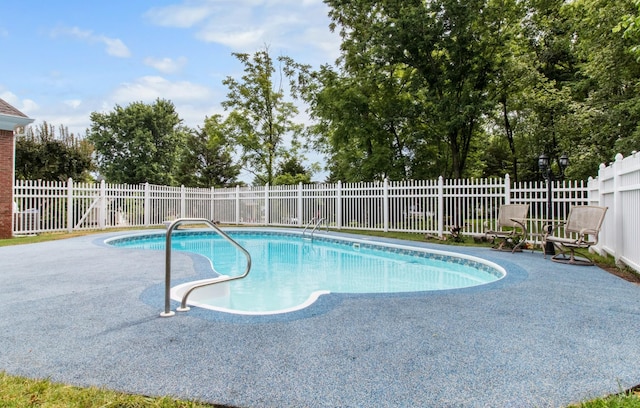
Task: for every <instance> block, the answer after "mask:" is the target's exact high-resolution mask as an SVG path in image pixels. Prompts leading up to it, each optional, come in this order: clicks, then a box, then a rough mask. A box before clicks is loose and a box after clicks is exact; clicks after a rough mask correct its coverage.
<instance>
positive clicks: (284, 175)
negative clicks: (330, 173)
mask: <svg viewBox="0 0 640 408" xmlns="http://www.w3.org/2000/svg"><path fill="white" fill-rule="evenodd" d="M311 174H312V173H311V171H309V170H307V169H305V168H304V166H303V165H302V163H300V160H298V159H297V158H296V157H293V156H292V157H289V158H288V159H286V160H284V161H283V162H281V163H280V166H279V168H278V171H277V172H276V177H275V178H274V180H273V184H274V185H283V184H298V183H303V184H309V183H311Z"/></svg>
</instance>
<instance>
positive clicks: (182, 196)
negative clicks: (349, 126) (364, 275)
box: [14, 154, 640, 270]
mask: <svg viewBox="0 0 640 408" xmlns="http://www.w3.org/2000/svg"><path fill="white" fill-rule="evenodd" d="M14 199H15V203H16V206H15V207H16V208H15V213H14V234H16V235H19V234H33V233H41V232H50V231H73V230H87V229H106V228H114V227H150V226H158V225H162V224H163V222H164V221H169V220H173V219H176V218H185V217H189V218H207V219H209V220H212V221H218V222H220V223H223V224H235V225H270V226H289V227H298V228H303V227H305V226H306V225H307V224H308V223H310V222H312V220H318V219H321V218H322V219H324V222H325V223H326V225H327V226H328V227H329V228H331V229H354V230H369V231H401V232H414V233H422V234H429V235H433V236H438V237H442V236H447V235H448V234H450V230H451V228H453V227H461V228H462V230H461V232H462V234H463V235H467V236H478V235H482V233H483V231H484V230H486V229H487V228H493V227H495V220H496V216H497V212H498V208H499V207H500V206H501V205H502V204H509V203H512V204H517V203H527V204H529V208H530V209H529V219H528V221H527V224H528V230H529V236H528V237H527V239H528V240H529V241H530V242H533V243H538V242H540V237H541V233H542V231H541V229H542V225H544V224H545V223H546V220H548V219H554V220H563V219H565V218H566V215H567V213H568V211H569V208H570V207H571V206H573V205H586V204H594V205H606V206H608V207H609V212H608V213H607V217H606V219H605V223H604V226H603V231H602V234H601V243H600V244H599V245H598V250H600V251H601V252H602V251H604V252H607V253H609V254H611V255H613V256H615V257H616V260H620V261H622V262H624V263H626V264H628V265H630V266H632V267H634V268H635V269H636V270H640V258H639V257H640V251H637V249H636V247H637V242H639V238H640V157H639V156H638V154H634V155H633V156H631V157H629V158H626V159H622V156H619V157H618V158H617V159H616V162H615V163H613V164H612V165H611V166H609V167H607V166H604V165H603V166H602V167H601V169H600V171H599V176H598V178H596V179H590V180H589V181H588V182H586V181H577V182H576V181H571V182H569V181H557V182H553V183H552V202H553V209H552V210H553V213H552V214H547V213H546V212H547V202H548V201H547V199H548V189H547V184H546V182H544V181H541V182H535V183H512V182H511V181H510V179H509V177H508V176H507V177H506V178H504V179H467V180H445V179H443V178H439V179H437V180H408V181H383V182H369V183H341V182H338V183H335V184H306V185H303V184H299V185H288V186H268V185H267V186H261V187H233V188H186V187H167V186H156V185H150V184H141V185H116V184H109V183H105V182H101V183H99V184H98V183H88V184H87V183H76V182H74V181H73V180H71V179H70V180H68V181H67V182H43V181H21V180H18V181H16V183H15V189H14ZM323 228H324V224H323Z"/></svg>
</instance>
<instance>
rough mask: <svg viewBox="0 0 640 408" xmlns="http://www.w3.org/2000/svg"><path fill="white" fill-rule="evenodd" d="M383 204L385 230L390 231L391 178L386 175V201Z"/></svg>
mask: <svg viewBox="0 0 640 408" xmlns="http://www.w3.org/2000/svg"><path fill="white" fill-rule="evenodd" d="M382 206H383V214H382V216H383V217H384V221H383V222H384V227H383V228H384V232H388V231H389V179H388V178H386V177H385V179H384V203H383V204H382Z"/></svg>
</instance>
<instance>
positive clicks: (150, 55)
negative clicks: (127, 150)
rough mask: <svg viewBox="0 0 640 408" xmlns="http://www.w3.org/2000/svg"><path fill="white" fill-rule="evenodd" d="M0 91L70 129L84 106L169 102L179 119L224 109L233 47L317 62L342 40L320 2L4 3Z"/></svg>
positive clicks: (79, 123)
mask: <svg viewBox="0 0 640 408" xmlns="http://www.w3.org/2000/svg"><path fill="white" fill-rule="evenodd" d="M2 3H3V4H2V5H1V6H0V15H2V16H3V18H2V19H1V20H0V50H2V55H3V57H4V58H5V61H4V62H3V64H2V70H1V72H2V75H0V98H2V99H4V100H5V101H7V102H9V103H10V104H12V105H13V106H14V107H16V108H17V109H19V110H20V111H22V112H23V113H25V114H26V115H28V116H29V117H31V118H33V119H35V123H41V122H42V121H47V122H48V123H50V124H53V125H55V126H56V127H57V126H59V125H65V126H67V127H68V128H69V130H70V131H71V132H73V133H76V134H84V131H85V129H86V128H88V127H89V126H90V121H89V115H90V113H91V112H94V111H98V112H108V111H111V110H113V108H114V107H115V105H116V104H118V105H121V106H126V105H128V104H129V103H132V102H137V101H143V102H147V103H151V102H153V101H154V100H155V99H156V98H164V99H168V100H171V101H172V102H173V103H174V105H175V106H176V110H177V111H178V113H179V115H180V117H181V118H182V119H183V120H184V123H185V124H186V125H188V126H191V127H194V128H195V127H197V126H201V125H202V124H203V122H204V119H205V117H206V116H211V115H213V114H216V113H220V114H224V110H223V109H222V107H221V105H220V104H221V102H222V101H224V100H225V99H226V92H227V89H226V87H224V86H223V85H222V80H223V79H224V78H226V77H227V76H233V77H235V78H239V77H240V76H241V75H242V65H241V64H240V63H239V62H238V61H237V60H236V58H235V57H233V56H232V55H231V53H233V52H242V53H249V54H252V53H254V52H256V51H258V50H260V49H263V48H264V47H265V46H268V47H269V50H270V52H271V55H272V57H277V56H279V55H287V56H289V57H292V58H293V59H294V60H296V61H297V62H299V63H304V64H310V65H312V66H313V67H318V66H319V65H320V64H324V63H333V62H334V61H335V59H336V58H337V57H338V54H339V46H340V40H339V37H338V35H337V34H334V33H331V32H330V30H329V28H328V26H329V22H330V21H329V18H328V17H327V12H328V8H327V6H326V5H325V4H324V3H323V2H322V0H154V1H148V0H130V1H122V0H111V1H101V0H96V1H86V0H83V1H76V0H62V1H45V0H18V1H3V2H2Z"/></svg>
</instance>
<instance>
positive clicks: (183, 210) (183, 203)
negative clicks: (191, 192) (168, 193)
mask: <svg viewBox="0 0 640 408" xmlns="http://www.w3.org/2000/svg"><path fill="white" fill-rule="evenodd" d="M186 217H187V190H186V188H185V186H184V184H183V185H181V186H180V218H186Z"/></svg>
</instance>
